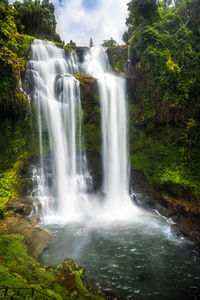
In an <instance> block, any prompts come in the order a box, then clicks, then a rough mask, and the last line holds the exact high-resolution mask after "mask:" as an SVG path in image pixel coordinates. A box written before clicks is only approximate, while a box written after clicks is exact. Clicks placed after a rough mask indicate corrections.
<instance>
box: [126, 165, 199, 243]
mask: <svg viewBox="0 0 200 300" xmlns="http://www.w3.org/2000/svg"><path fill="white" fill-rule="evenodd" d="M131 182H132V185H133V187H134V191H135V193H136V194H138V195H140V196H139V197H136V201H137V202H138V204H139V205H142V206H143V207H145V208H151V209H155V210H157V211H158V212H159V213H160V214H162V215H164V216H166V217H168V218H171V219H172V220H173V221H174V222H175V224H174V225H172V228H173V230H174V232H175V233H176V234H180V233H181V234H183V235H185V236H188V237H190V238H192V239H193V240H194V241H196V242H197V243H198V244H199V243H200V230H199V228H200V203H199V202H198V201H196V200H195V199H194V198H192V196H191V197H190V198H189V191H185V198H184V197H182V198H180V197H179V198H177V197H176V196H175V195H173V196H167V195H165V196H164V195H163V193H162V192H161V188H160V187H159V186H153V185H151V184H149V183H148V181H147V180H146V178H145V176H144V174H143V173H142V172H141V171H138V170H134V171H133V172H132V176H131ZM170 191H171V187H170Z"/></svg>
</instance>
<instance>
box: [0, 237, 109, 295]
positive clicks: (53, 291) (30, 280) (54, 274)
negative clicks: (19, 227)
mask: <svg viewBox="0 0 200 300" xmlns="http://www.w3.org/2000/svg"><path fill="white" fill-rule="evenodd" d="M70 261H71V260H70ZM0 262H1V263H0V277H1V280H0V287H10V288H11V289H10V290H9V294H8V295H9V296H14V298H15V299H22V298H23V299H29V298H30V299H48V298H47V297H45V296H42V295H41V294H39V293H37V292H36V293H35V296H34V297H33V298H31V297H30V290H18V291H17V290H14V288H20V287H21V288H31V287H33V288H35V290H37V291H40V292H41V293H44V294H46V295H49V296H51V297H54V298H55V299H57V300H61V299H69V300H70V299H71V300H77V299H79V300H81V299H97V300H103V299H104V298H103V297H100V296H98V295H95V294H93V293H92V292H90V291H88V289H87V287H86V285H85V283H84V280H83V277H82V276H83V271H82V269H80V267H78V265H76V268H77V269H79V270H76V271H75V270H74V264H75V263H73V264H71V263H68V264H67V267H68V273H67V276H74V274H75V285H73V284H72V286H73V288H72V289H71V288H70V290H68V289H67V288H66V287H65V286H63V284H62V282H61V284H60V283H59V278H61V277H63V276H66V274H63V273H62V271H63V268H61V267H60V268H59V267H58V268H45V267H41V265H40V264H39V263H37V262H36V261H35V260H34V259H33V258H31V257H30V256H29V255H28V254H27V249H26V246H25V244H24V240H23V237H22V236H20V235H14V234H13V235H1V236H0ZM64 269H65V267H64ZM74 272H75V273H74ZM67 278H69V277H67ZM3 293H4V291H3V290H1V289H0V297H1V296H3ZM88 297H89V298H88Z"/></svg>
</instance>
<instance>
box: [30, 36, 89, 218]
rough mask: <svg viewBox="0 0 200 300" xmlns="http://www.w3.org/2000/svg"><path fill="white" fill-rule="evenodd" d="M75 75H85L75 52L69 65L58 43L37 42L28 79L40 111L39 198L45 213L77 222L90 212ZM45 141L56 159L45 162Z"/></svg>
mask: <svg viewBox="0 0 200 300" xmlns="http://www.w3.org/2000/svg"><path fill="white" fill-rule="evenodd" d="M74 73H80V70H79V64H78V60H77V56H76V55H75V53H74V52H71V53H70V54H69V56H68V58H67V59H66V58H65V52H64V50H63V49H60V48H57V47H56V46H55V45H54V44H53V43H50V42H43V41H39V40H35V41H34V43H33V44H32V59H31V61H30V62H29V64H28V76H29V81H30V86H32V99H33V100H34V102H35V104H36V107H37V108H36V109H37V123H38V136H39V148H40V158H41V159H40V167H39V168H38V170H37V172H36V173H37V179H38V180H37V181H38V187H39V189H38V196H39V198H40V199H39V200H40V203H41V205H42V213H43V215H44V216H48V217H51V216H54V217H55V215H57V216H59V217H61V218H65V219H69V218H70V219H74V218H75V217H77V216H78V215H79V214H80V213H82V212H83V211H84V208H85V207H86V206H87V197H86V190H87V181H88V180H87V179H88V178H89V174H88V172H87V169H86V161H85V155H84V153H83V151H82V150H81V143H82V142H81V117H82V111H81V101H80V88H79V82H78V81H77V80H76V79H75V78H74V77H73V74H74ZM45 139H48V140H49V145H50V153H51V157H50V159H46V161H44V158H43V157H44V148H45V147H46V145H45V143H46V141H45ZM52 174H53V175H52ZM49 181H50V183H49Z"/></svg>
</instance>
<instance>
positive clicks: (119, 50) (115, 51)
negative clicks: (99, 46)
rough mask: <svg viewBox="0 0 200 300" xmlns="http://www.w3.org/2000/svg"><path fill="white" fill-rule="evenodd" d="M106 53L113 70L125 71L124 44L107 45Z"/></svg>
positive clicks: (125, 47) (125, 51)
mask: <svg viewBox="0 0 200 300" xmlns="http://www.w3.org/2000/svg"><path fill="white" fill-rule="evenodd" d="M107 54H108V58H109V62H110V64H111V66H112V68H113V70H114V71H115V72H125V71H126V61H127V59H128V52H127V46H126V45H121V46H113V47H108V49H107Z"/></svg>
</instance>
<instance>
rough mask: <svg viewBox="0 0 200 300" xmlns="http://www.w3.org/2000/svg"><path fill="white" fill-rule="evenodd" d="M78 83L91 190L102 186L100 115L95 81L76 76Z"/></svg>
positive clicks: (86, 77) (91, 78)
mask: <svg viewBox="0 0 200 300" xmlns="http://www.w3.org/2000/svg"><path fill="white" fill-rule="evenodd" d="M76 78H77V79H78V80H79V82H80V89H81V105H82V109H83V127H82V132H83V144H84V145H83V147H84V150H85V152H86V156H87V163H88V169H89V170H90V173H91V175H92V178H93V190H94V191H98V190H99V189H100V187H101V185H102V168H103V167H102V156H101V113H100V100H99V92H98V86H97V81H96V79H95V78H93V77H91V76H87V75H82V74H81V75H80V74H77V75H76Z"/></svg>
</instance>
